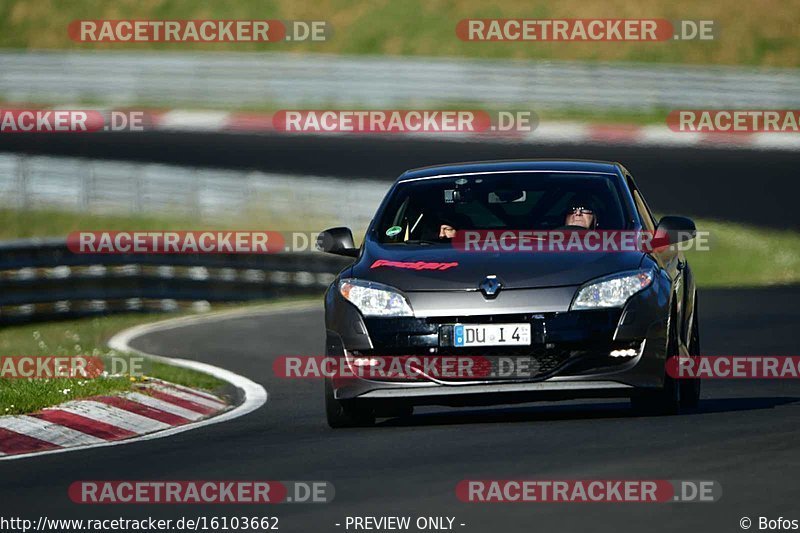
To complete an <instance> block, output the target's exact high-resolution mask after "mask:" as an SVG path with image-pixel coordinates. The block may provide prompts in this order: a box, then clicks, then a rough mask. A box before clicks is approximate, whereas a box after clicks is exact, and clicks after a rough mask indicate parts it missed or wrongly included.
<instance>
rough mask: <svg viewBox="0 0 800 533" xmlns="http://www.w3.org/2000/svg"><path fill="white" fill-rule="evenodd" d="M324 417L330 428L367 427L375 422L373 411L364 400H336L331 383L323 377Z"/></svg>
mask: <svg viewBox="0 0 800 533" xmlns="http://www.w3.org/2000/svg"><path fill="white" fill-rule="evenodd" d="M325 417H326V418H327V420H328V425H329V426H330V427H332V428H334V429H335V428H352V427H369V426H372V425H374V424H375V412H374V410H373V409H372V406H371V405H370V404H369V403H367V402H365V401H364V400H337V399H336V398H334V396H333V383H331V380H330V379H327V378H326V379H325Z"/></svg>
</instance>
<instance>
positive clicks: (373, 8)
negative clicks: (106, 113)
mask: <svg viewBox="0 0 800 533" xmlns="http://www.w3.org/2000/svg"><path fill="white" fill-rule="evenodd" d="M208 18H219V19H284V20H325V21H327V22H328V23H329V24H330V26H331V28H332V30H333V33H332V36H331V38H330V39H329V40H328V41H326V42H322V43H310V42H309V43H298V42H279V43H206V44H192V43H99V44H87V43H77V42H73V41H71V40H70V39H69V37H68V34H67V25H68V24H69V22H70V21H72V20H75V19H162V20H163V19H208ZM465 18H665V19H669V20H677V19H690V20H714V21H715V22H716V24H717V28H718V36H717V39H716V40H714V41H690V42H675V41H667V42H652V43H644V42H643V43H636V42H498V43H488V42H483V43H481V42H463V41H461V40H459V39H458V37H457V36H456V34H455V27H456V24H457V23H458V21H459V20H461V19H465ZM798 40H800V7H799V6H798V4H797V2H796V1H795V0H727V1H725V2H697V1H696V0H644V1H633V0H561V1H559V2H550V1H548V0H497V1H495V2H485V1H483V0H460V1H458V2H456V1H454V0H373V1H370V2H363V1H359V0H229V1H226V2H222V1H218V2H196V1H194V0H118V1H116V2H108V1H101V0H84V1H81V2H63V1H58V0H2V1H0V47H7V48H45V49H73V50H96V49H104V50H151V49H170V50H179V51H198V50H201V51H230V50H235V51H282V52H309V51H311V52H324V53H340V54H379V55H423V56H457V57H476V58H520V59H554V60H589V61H642V62H655V63H691V64H725V65H767V66H777V67H797V66H798V65H800V47H798V46H797V42H798Z"/></svg>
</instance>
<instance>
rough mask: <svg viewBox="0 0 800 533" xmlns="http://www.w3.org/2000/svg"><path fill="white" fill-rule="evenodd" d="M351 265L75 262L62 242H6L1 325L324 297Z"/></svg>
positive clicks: (302, 259)
mask: <svg viewBox="0 0 800 533" xmlns="http://www.w3.org/2000/svg"><path fill="white" fill-rule="evenodd" d="M350 262H352V260H351V259H347V258H343V257H337V256H332V255H328V254H323V253H320V252H308V253H280V254H215V255H203V254H189V255H174V254H147V255H144V254H119V255H110V254H75V253H72V252H71V251H70V250H69V249H68V248H67V244H66V241H65V240H62V239H48V240H20V241H10V242H3V243H0V324H10V323H20V322H29V321H34V320H52V319H59V318H68V317H70V318H72V317H82V316H91V315H100V314H108V313H115V312H152V311H173V310H177V309H180V308H184V307H192V308H196V309H205V308H207V307H208V306H209V305H210V304H209V302H241V301H247V300H262V299H269V298H275V297H281V296H301V295H315V294H316V295H318V294H321V292H322V290H323V289H324V288H325V287H326V286H327V285H328V284H330V282H331V281H332V280H333V278H334V276H335V274H336V273H338V272H339V271H340V270H342V269H343V268H344V267H345V266H347V265H348V264H349V263H350Z"/></svg>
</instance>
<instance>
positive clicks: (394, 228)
mask: <svg viewBox="0 0 800 533" xmlns="http://www.w3.org/2000/svg"><path fill="white" fill-rule="evenodd" d="M401 231H403V228H401V227H400V226H392V227H391V228H389V229H387V230H386V236H387V237H394V236H395V235H397V234H398V233H400V232H401Z"/></svg>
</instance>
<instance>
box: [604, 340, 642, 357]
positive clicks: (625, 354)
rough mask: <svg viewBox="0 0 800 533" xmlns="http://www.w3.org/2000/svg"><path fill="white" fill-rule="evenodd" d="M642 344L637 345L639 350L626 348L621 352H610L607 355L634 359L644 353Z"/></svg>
mask: <svg viewBox="0 0 800 533" xmlns="http://www.w3.org/2000/svg"><path fill="white" fill-rule="evenodd" d="M644 343H645V341H642V344H640V345H639V349H638V350H637V349H636V348H626V349H623V350H611V351H610V352H609V354H608V355H610V356H611V357H636V356H637V355H641V354H642V352H644Z"/></svg>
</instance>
